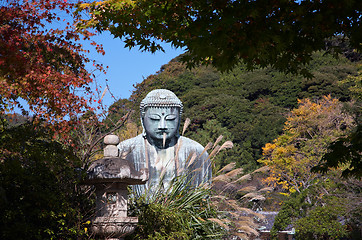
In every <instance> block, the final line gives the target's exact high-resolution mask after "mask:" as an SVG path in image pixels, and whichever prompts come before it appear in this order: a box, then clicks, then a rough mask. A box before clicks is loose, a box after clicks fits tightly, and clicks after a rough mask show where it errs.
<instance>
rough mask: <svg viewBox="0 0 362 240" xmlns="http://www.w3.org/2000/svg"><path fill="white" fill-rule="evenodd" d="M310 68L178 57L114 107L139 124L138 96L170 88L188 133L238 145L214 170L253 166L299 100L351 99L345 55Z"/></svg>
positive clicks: (351, 68)
mask: <svg viewBox="0 0 362 240" xmlns="http://www.w3.org/2000/svg"><path fill="white" fill-rule="evenodd" d="M308 69H309V70H310V71H311V72H313V73H314V75H315V77H314V78H312V79H306V78H303V77H301V76H293V75H290V74H287V75H286V74H282V73H280V72H277V71H275V70H272V69H271V68H265V69H255V70H254V71H253V72H248V71H247V70H246V66H245V65H242V64H240V65H238V66H237V67H235V68H234V69H232V70H231V71H230V72H228V73H219V72H217V71H216V70H215V69H213V68H211V67H205V66H200V67H198V68H195V69H193V70H188V69H186V68H185V66H184V65H183V64H182V63H180V62H179V58H176V59H174V60H172V61H170V62H169V63H168V64H166V65H164V66H162V68H161V70H160V71H159V72H158V73H156V74H155V75H151V76H149V77H148V78H147V79H145V80H144V81H143V82H142V83H141V84H138V85H137V86H136V89H135V91H134V93H133V94H132V96H131V98H130V99H128V100H125V99H121V100H119V101H118V102H116V103H115V104H114V106H113V107H116V108H118V107H117V106H125V107H126V109H131V110H133V111H134V112H135V114H133V116H132V117H131V121H132V122H134V123H138V124H140V123H139V120H138V119H139V114H138V106H139V102H140V100H141V99H142V98H143V97H144V96H145V95H146V94H147V93H148V92H149V91H150V90H153V89H156V88H166V89H169V90H171V91H173V92H175V93H176V94H177V96H178V97H179V98H180V99H181V101H182V102H183V105H184V113H183V119H185V118H190V119H191V121H192V123H191V125H190V126H189V128H188V129H189V130H188V132H187V133H186V136H187V137H190V138H192V139H194V140H196V141H198V142H200V143H202V144H203V145H206V144H207V141H208V139H210V140H215V139H216V138H217V137H218V135H220V134H222V135H224V136H227V138H228V140H231V141H232V142H233V143H234V148H233V149H232V150H231V151H228V152H225V153H222V155H223V156H218V157H217V159H216V168H219V167H222V166H224V165H225V164H227V163H229V162H233V161H235V162H236V163H237V166H243V167H244V168H245V169H246V170H253V169H255V168H256V167H257V165H258V163H257V159H259V158H260V157H261V156H262V147H263V146H264V145H265V144H266V143H267V142H271V141H272V140H273V139H275V138H276V137H277V136H279V135H280V134H281V133H282V131H283V123H284V122H285V120H286V115H287V113H288V112H289V111H290V109H292V108H295V107H296V106H297V99H298V98H304V97H308V98H311V99H315V98H320V97H322V96H323V95H325V94H326V93H328V94H331V95H332V96H334V97H337V98H339V99H340V100H341V101H346V100H350V97H349V93H350V90H349V85H348V84H346V85H340V84H338V81H341V80H343V79H344V78H346V77H347V76H348V75H349V74H351V75H356V74H357V67H356V65H355V64H353V63H351V62H349V61H348V60H347V59H345V58H344V57H342V56H341V57H340V58H339V59H335V58H333V57H331V56H330V55H325V54H324V53H323V52H318V53H315V54H314V55H313V60H312V61H311V64H310V65H309V66H308ZM133 104H134V105H133ZM110 110H112V108H110ZM123 115H124V113H123V112H122V113H121V114H118V113H116V112H111V113H110V114H109V115H108V117H109V119H113V121H117V120H119V119H120V117H122V116H123ZM210 121H212V122H210ZM210 134H211V135H210Z"/></svg>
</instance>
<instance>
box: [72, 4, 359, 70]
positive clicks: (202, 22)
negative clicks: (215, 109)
mask: <svg viewBox="0 0 362 240" xmlns="http://www.w3.org/2000/svg"><path fill="white" fill-rule="evenodd" d="M82 10H86V12H88V13H89V17H88V18H87V19H81V18H80V19H79V25H78V26H79V27H81V28H95V29H97V30H99V31H110V33H111V34H113V35H114V36H115V37H119V38H120V39H123V41H124V42H125V44H126V47H129V48H132V47H136V46H139V48H140V49H141V50H145V51H151V52H155V51H157V50H163V49H162V47H161V45H160V41H161V42H162V41H163V42H167V43H171V44H172V45H173V46H175V47H180V48H186V49H187V51H188V54H186V55H184V56H183V57H182V59H183V60H184V61H186V62H187V63H188V66H195V65H197V64H199V63H204V64H212V65H214V66H216V67H217V68H218V69H220V70H229V69H231V68H232V67H234V66H236V65H237V64H238V63H239V62H240V61H241V62H244V63H246V64H247V66H248V68H249V69H252V68H254V66H255V65H260V66H262V67H265V66H268V65H271V66H273V67H274V68H276V69H279V70H282V71H286V72H293V73H303V74H305V75H308V72H307V70H306V69H305V68H304V64H306V63H308V62H309V61H310V60H311V54H312V53H313V52H314V51H318V50H322V49H325V40H326V39H327V38H332V37H334V36H342V38H345V39H348V40H349V42H350V45H351V46H352V47H353V48H356V49H358V50H359V51H361V50H362V46H361V45H360V43H361V40H362V38H361V34H360V32H361V26H360V22H361V16H362V14H361V10H362V6H361V4H360V2H359V1H358V0H349V1H347V2H345V1H344V2H341V1H334V0H331V1H312V0H308V1H287V0H285V1H262V0H257V1H231V0H219V1H181V0H176V1H160V0H153V1H148V0H147V1H146V0H138V1H129V0H105V1H93V2H92V3H86V4H81V5H79V8H78V11H79V12H81V11H82ZM330 49H331V51H334V50H336V49H337V50H338V49H339V48H338V47H333V48H330ZM336 52H338V51H334V53H336ZM309 76H310V75H309Z"/></svg>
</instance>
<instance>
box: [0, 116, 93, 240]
mask: <svg viewBox="0 0 362 240" xmlns="http://www.w3.org/2000/svg"><path fill="white" fill-rule="evenodd" d="M0 120H1V122H0V238H1V239H89V236H88V234H87V228H88V224H86V221H87V220H88V219H89V218H90V217H91V216H90V213H91V210H92V200H91V199H90V195H91V191H84V189H83V188H80V187H79V186H78V184H79V181H80V180H81V172H78V171H76V169H77V168H78V169H79V168H80V167H82V162H81V160H80V159H79V158H78V157H77V156H76V155H75V154H74V152H73V151H72V149H71V148H69V147H67V146H65V145H63V144H61V143H60V142H58V141H55V140H53V139H52V135H53V134H52V133H51V131H49V128H44V127H42V126H39V125H34V124H33V123H31V122H26V123H24V124H21V125H18V126H13V127H9V126H8V125H7V123H6V121H5V120H3V119H0Z"/></svg>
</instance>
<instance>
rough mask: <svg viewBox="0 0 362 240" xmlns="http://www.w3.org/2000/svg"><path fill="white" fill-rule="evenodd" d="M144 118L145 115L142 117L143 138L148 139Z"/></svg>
mask: <svg viewBox="0 0 362 240" xmlns="http://www.w3.org/2000/svg"><path fill="white" fill-rule="evenodd" d="M143 118H144V115H143V116H141V125H142V129H143V130H142V137H143V138H146V129H145V125H144V124H143Z"/></svg>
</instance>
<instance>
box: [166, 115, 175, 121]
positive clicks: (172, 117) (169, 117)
mask: <svg viewBox="0 0 362 240" xmlns="http://www.w3.org/2000/svg"><path fill="white" fill-rule="evenodd" d="M175 119H176V115H173V114H170V115H167V116H166V120H175Z"/></svg>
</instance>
